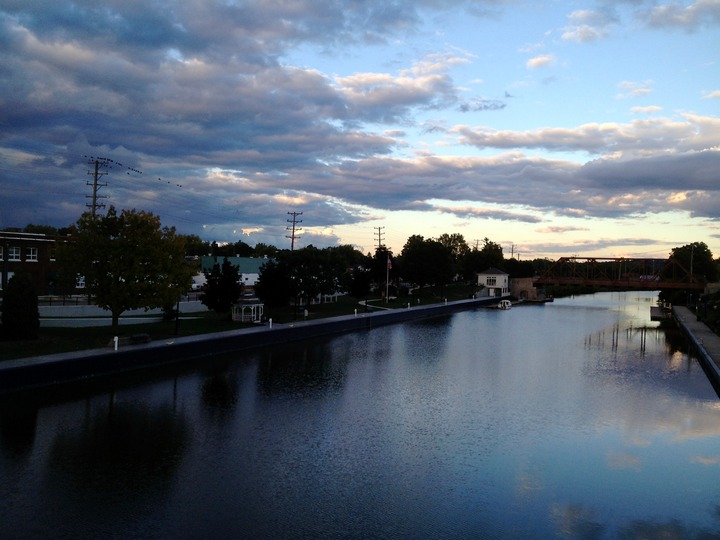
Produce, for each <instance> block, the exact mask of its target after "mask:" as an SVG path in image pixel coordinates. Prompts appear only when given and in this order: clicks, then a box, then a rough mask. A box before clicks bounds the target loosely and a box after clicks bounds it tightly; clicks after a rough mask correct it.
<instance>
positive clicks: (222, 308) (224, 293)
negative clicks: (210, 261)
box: [200, 257, 242, 313]
mask: <svg viewBox="0 0 720 540" xmlns="http://www.w3.org/2000/svg"><path fill="white" fill-rule="evenodd" d="M241 277H242V276H241V275H240V270H239V269H238V267H237V266H234V265H232V264H230V261H228V258H227V257H225V258H224V259H223V262H222V266H221V265H219V264H217V263H215V264H214V265H213V267H212V270H210V272H206V273H205V279H206V283H205V290H204V292H203V294H201V295H200V302H202V303H203V304H204V305H206V306H207V307H208V308H209V309H212V310H213V311H215V312H216V313H229V312H230V309H231V308H232V306H233V305H234V304H235V303H237V301H238V299H239V298H240V295H241V294H242V284H241V281H240V278H241Z"/></svg>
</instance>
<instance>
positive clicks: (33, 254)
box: [25, 247, 38, 262]
mask: <svg viewBox="0 0 720 540" xmlns="http://www.w3.org/2000/svg"><path fill="white" fill-rule="evenodd" d="M25 260H26V261H28V262H37V260H38V248H36V247H29V248H27V251H26V252H25Z"/></svg>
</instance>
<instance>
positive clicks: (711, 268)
mask: <svg viewBox="0 0 720 540" xmlns="http://www.w3.org/2000/svg"><path fill="white" fill-rule="evenodd" d="M670 257H674V258H675V259H676V260H677V261H678V262H679V263H680V264H681V265H682V266H683V268H685V269H686V270H687V271H688V272H690V273H692V275H693V276H695V277H696V278H698V279H700V280H704V281H717V280H718V268H717V265H716V264H715V261H713V254H712V252H711V251H710V249H709V248H708V246H707V244H705V242H693V243H692V244H687V245H684V246H680V247H676V248H673V249H672V252H671V253H670Z"/></svg>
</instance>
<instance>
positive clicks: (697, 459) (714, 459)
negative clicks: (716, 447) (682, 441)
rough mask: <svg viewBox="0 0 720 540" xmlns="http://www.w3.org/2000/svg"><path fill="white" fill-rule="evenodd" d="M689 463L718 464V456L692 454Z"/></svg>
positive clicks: (719, 457) (719, 460)
mask: <svg viewBox="0 0 720 540" xmlns="http://www.w3.org/2000/svg"><path fill="white" fill-rule="evenodd" d="M690 463H699V464H700V465H719V464H720V456H693V458H692V460H691V461H690Z"/></svg>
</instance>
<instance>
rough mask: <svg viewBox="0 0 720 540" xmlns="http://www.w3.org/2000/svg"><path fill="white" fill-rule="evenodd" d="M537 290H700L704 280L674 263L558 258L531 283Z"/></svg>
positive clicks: (625, 259) (611, 258)
mask: <svg viewBox="0 0 720 540" xmlns="http://www.w3.org/2000/svg"><path fill="white" fill-rule="evenodd" d="M533 285H535V286H536V287H547V286H551V285H587V286H593V287H610V288H618V289H627V290H652V291H656V290H661V289H693V290H703V289H704V288H705V280H704V279H701V278H699V277H698V276H695V275H693V274H692V272H690V271H689V270H687V269H686V268H685V267H684V266H683V265H682V264H681V263H680V262H679V261H678V260H677V259H675V258H674V257H671V258H669V259H629V258H624V257H620V258H613V257H561V258H560V259H558V260H557V261H556V262H555V263H553V264H552V265H551V266H550V267H549V268H548V269H547V271H546V272H545V273H544V274H543V275H542V276H540V277H538V278H537V279H534V280H533Z"/></svg>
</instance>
